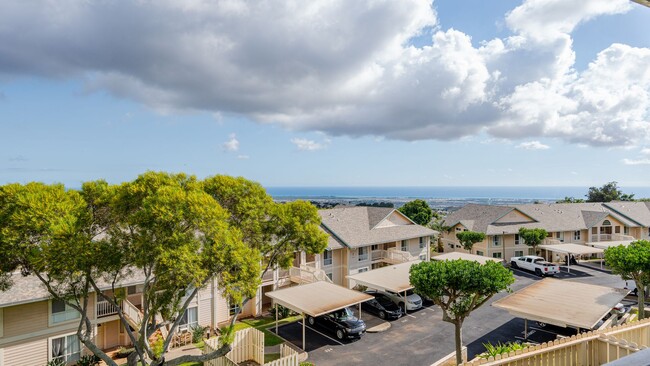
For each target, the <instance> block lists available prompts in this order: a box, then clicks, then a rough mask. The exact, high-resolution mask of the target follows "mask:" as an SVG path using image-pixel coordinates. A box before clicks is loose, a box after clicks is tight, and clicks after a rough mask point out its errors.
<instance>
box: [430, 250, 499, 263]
mask: <svg viewBox="0 0 650 366" xmlns="http://www.w3.org/2000/svg"><path fill="white" fill-rule="evenodd" d="M456 259H465V260H468V261H476V262H479V263H481V264H485V263H487V262H498V261H500V259H497V258H490V257H486V256H483V255H475V254H469V253H461V252H450V253H445V254H441V255H436V256H433V257H431V260H437V261H444V260H452V261H453V260H456Z"/></svg>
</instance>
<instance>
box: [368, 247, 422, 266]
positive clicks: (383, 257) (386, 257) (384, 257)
mask: <svg viewBox="0 0 650 366" xmlns="http://www.w3.org/2000/svg"><path fill="white" fill-rule="evenodd" d="M371 258H372V260H373V261H384V262H388V263H392V264H397V263H404V262H410V261H414V260H416V259H418V258H417V257H414V256H412V255H411V253H409V252H405V251H403V250H398V249H396V248H389V249H388V250H381V249H380V250H373V251H372V253H371Z"/></svg>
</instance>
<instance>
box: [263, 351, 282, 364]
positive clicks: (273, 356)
mask: <svg viewBox="0 0 650 366" xmlns="http://www.w3.org/2000/svg"><path fill="white" fill-rule="evenodd" d="M278 359H280V354H279V353H265V354H264V363H269V362H271V361H275V360H278Z"/></svg>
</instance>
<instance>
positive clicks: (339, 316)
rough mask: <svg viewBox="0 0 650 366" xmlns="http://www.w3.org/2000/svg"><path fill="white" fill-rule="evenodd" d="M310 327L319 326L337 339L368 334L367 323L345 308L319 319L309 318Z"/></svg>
mask: <svg viewBox="0 0 650 366" xmlns="http://www.w3.org/2000/svg"><path fill="white" fill-rule="evenodd" d="M307 323H309V325H312V326H313V325H318V326H319V327H321V328H324V329H326V330H328V331H331V332H333V333H334V335H335V336H336V338H337V339H339V340H342V339H345V338H360V337H361V335H362V334H363V333H365V332H366V323H364V322H363V320H359V319H358V318H356V317H355V316H354V314H353V313H352V310H350V309H349V308H344V309H341V310H337V311H334V312H331V313H329V314H325V315H321V316H319V317H316V318H314V317H311V316H310V317H307Z"/></svg>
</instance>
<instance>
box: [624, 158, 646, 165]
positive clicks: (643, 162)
mask: <svg viewBox="0 0 650 366" xmlns="http://www.w3.org/2000/svg"><path fill="white" fill-rule="evenodd" d="M623 164H625V165H650V159H649V158H645V159H636V160H634V159H623Z"/></svg>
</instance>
